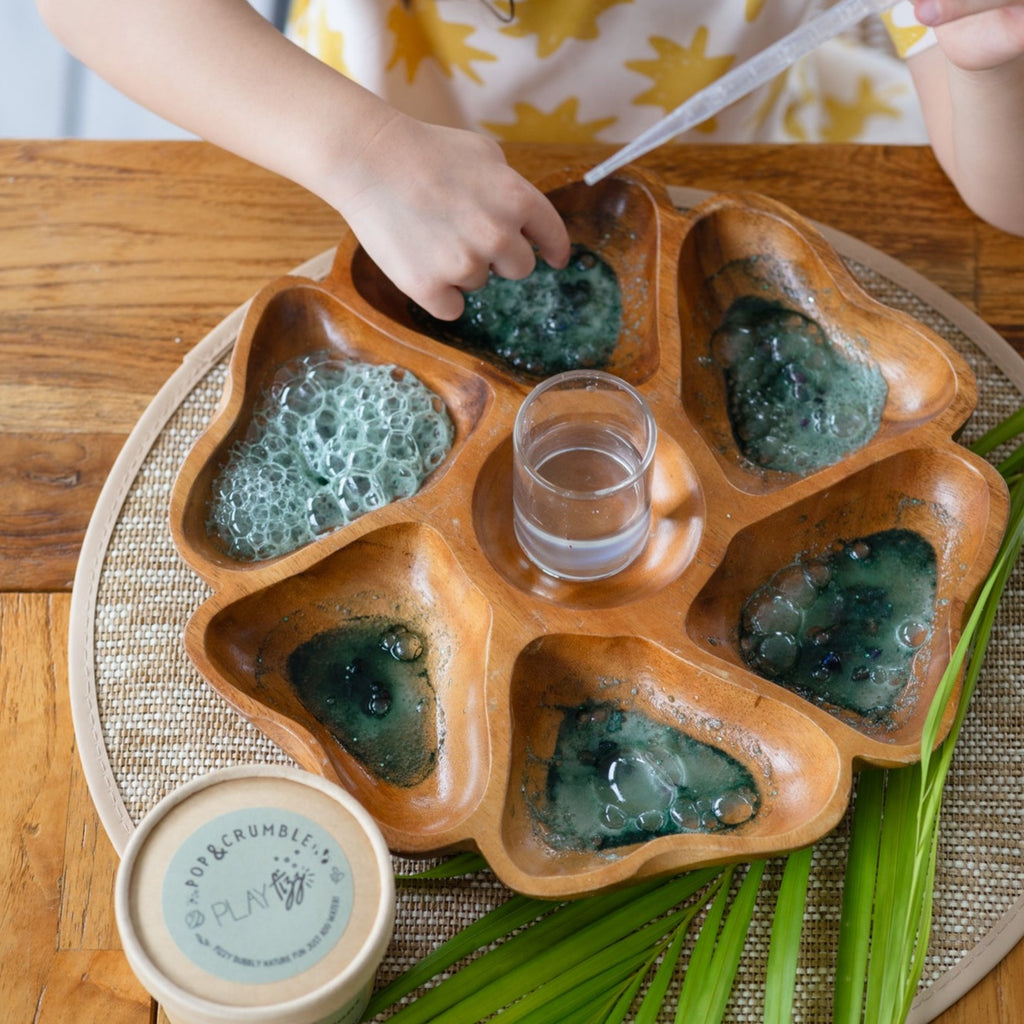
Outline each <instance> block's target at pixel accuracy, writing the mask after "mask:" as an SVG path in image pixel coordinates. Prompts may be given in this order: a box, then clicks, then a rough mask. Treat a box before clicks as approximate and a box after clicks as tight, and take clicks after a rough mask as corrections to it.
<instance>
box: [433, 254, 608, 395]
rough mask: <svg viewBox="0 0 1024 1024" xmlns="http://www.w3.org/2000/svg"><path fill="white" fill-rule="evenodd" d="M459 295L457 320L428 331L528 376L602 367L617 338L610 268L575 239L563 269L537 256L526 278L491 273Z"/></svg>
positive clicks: (606, 362)
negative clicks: (462, 296) (480, 284)
mask: <svg viewBox="0 0 1024 1024" xmlns="http://www.w3.org/2000/svg"><path fill="white" fill-rule="evenodd" d="M465 299H466V308H465V311H464V312H463V314H462V316H461V317H459V319H458V320H455V321H454V322H452V323H443V322H442V321H437V320H432V321H431V327H432V330H433V331H434V333H438V334H440V335H441V336H442V337H443V338H444V339H445V340H446V341H448V342H451V343H453V344H457V345H459V346H460V347H463V348H468V349H471V350H477V351H481V352H484V353H487V354H489V355H492V356H494V357H496V358H497V359H498V360H499V361H500V362H501V363H504V364H505V365H507V366H508V367H510V368H511V369H513V370H518V371H521V372H523V373H527V374H530V375H532V376H537V377H548V376H551V375H553V374H555V373H561V372H562V371H563V370H575V369H582V368H587V369H601V368H602V367H605V366H607V364H608V362H609V360H610V359H611V356H612V353H613V352H614V351H615V346H616V344H617V343H618V338H619V330H620V328H621V324H622V296H621V294H620V289H619V282H618V279H617V278H616V276H615V271H614V270H612V268H611V267H610V266H609V265H608V264H607V263H606V262H605V261H604V260H603V259H601V257H600V256H598V255H597V254H596V253H593V252H591V251H590V250H589V249H585V248H583V247H581V246H574V247H573V251H572V256H571V257H570V260H569V263H568V265H567V266H566V267H564V268H563V269H561V270H556V269H554V268H552V267H551V266H549V265H548V264H547V263H545V262H544V261H543V260H538V261H537V266H536V268H535V269H534V271H533V273H532V274H530V276H529V277H526V278H524V279H522V280H520V281H509V280H506V279H505V278H503V277H498V276H497V275H495V274H492V275H491V276H490V278H489V279H488V281H487V283H486V284H485V285H484V286H483V287H482V288H480V289H478V290H477V291H474V292H469V293H467V294H466V297H465ZM424 316H425V314H424Z"/></svg>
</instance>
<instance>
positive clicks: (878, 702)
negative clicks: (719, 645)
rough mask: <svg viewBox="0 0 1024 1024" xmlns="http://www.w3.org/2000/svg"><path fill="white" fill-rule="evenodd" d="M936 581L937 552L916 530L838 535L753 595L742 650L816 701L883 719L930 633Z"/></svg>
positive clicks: (756, 666) (760, 668)
mask: <svg viewBox="0 0 1024 1024" xmlns="http://www.w3.org/2000/svg"><path fill="white" fill-rule="evenodd" d="M935 585H936V559H935V551H934V549H933V548H932V546H931V544H929V543H928V541H926V540H925V539H924V538H923V537H921V536H920V535H918V534H916V533H914V532H913V531H911V530H885V531H882V532H879V533H873V534H870V535H869V536H866V537H861V538H857V539H855V540H849V541H839V542H837V543H836V544H834V545H833V547H832V549H831V550H830V551H828V552H827V553H825V554H824V555H821V556H816V557H801V558H797V559H796V560H795V561H794V562H792V563H790V564H789V565H787V566H784V567H783V568H782V569H780V570H778V572H776V573H775V574H774V575H773V576H772V578H771V579H770V580H769V581H768V582H767V583H765V584H764V585H763V586H761V587H759V588H758V589H757V590H755V591H754V593H753V594H751V596H750V597H749V598H748V600H747V602H746V604H745V605H744V607H743V612H742V617H741V622H740V649H741V651H742V653H743V657H744V658H745V660H746V661H747V663H748V664H749V665H750V666H751V668H752V669H753V670H754V671H755V672H757V673H758V674H759V675H762V676H765V677H766V678H768V679H771V680H773V681H775V682H777V683H780V684H781V685H783V686H785V687H787V688H789V689H792V690H795V691H796V692H797V693H799V694H801V695H802V696H804V697H806V698H808V699H809V700H813V701H815V702H819V703H826V704H832V705H835V706H837V707H840V708H845V709H846V710H848V711H853V712H856V713H857V714H859V715H863V716H866V717H868V718H880V717H882V716H884V715H885V714H886V713H887V712H889V711H890V710H891V709H892V708H893V706H894V705H895V703H896V701H897V699H898V698H899V696H900V694H901V693H902V692H903V690H904V688H905V687H906V684H907V683H908V681H909V679H910V669H911V661H912V659H913V657H914V655H915V654H916V653H917V651H918V650H919V649H920V648H921V647H922V646H923V645H924V644H925V642H926V641H927V640H928V639H929V637H930V636H931V630H932V624H933V621H934V615H935Z"/></svg>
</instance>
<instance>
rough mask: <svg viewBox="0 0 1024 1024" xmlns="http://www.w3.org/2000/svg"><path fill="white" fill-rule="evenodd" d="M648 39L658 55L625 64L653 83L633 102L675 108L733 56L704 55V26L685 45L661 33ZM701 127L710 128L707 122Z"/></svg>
mask: <svg viewBox="0 0 1024 1024" xmlns="http://www.w3.org/2000/svg"><path fill="white" fill-rule="evenodd" d="M649 42H650V44H651V47H652V48H653V49H654V51H655V53H657V55H658V56H657V57H656V58H655V59H654V60H628V61H626V67H627V68H629V69H630V70H632V71H638V72H639V73H640V74H642V75H646V76H647V77H648V78H650V79H651V80H652V81H653V83H654V84H653V85H652V86H651V87H650V88H649V89H647V90H646V92H642V93H640V95H639V96H636V97H634V98H633V102H634V103H650V104H653V105H654V106H657V107H661V108H662V109H664V110H666V111H669V110H675V108H676V107H678V106H679V104H680V103H682V102H683V101H684V100H686V99H689V97H691V96H692V95H693V94H694V93H695V92H699V91H700V90H701V89H703V88H704V87H705V86H707V85H710V84H711V83H712V82H713V81H715V79H716V78H719V77H721V76H722V75H724V74H725V72H726V71H728V70H729V68H730V67H732V63H733V61H734V59H735V58H734V57H733V56H731V55H728V54H725V55H722V56H719V57H709V56H708V55H707V53H706V52H705V51H706V49H707V43H708V30H707V29H706V28H704V27H703V26H701V28H699V29H697V31H696V33H695V34H694V37H693V40H692V41H691V42H690V45H689V46H680V45H679V44H678V43H675V42H673V41H672V40H671V39H665V38H663V37H661V36H652V37H651V39H650V40H649ZM701 127H702V128H703V129H704V130H712V126H711V125H710V124H709V123H708V122H705V124H704V125H702V126H701Z"/></svg>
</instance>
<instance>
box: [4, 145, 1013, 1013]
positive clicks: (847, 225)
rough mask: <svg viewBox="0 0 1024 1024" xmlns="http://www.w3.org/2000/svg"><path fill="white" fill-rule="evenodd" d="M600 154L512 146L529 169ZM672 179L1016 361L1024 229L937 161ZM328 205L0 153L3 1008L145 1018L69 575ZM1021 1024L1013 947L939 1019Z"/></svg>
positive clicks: (254, 175)
mask: <svg viewBox="0 0 1024 1024" xmlns="http://www.w3.org/2000/svg"><path fill="white" fill-rule="evenodd" d="M606 153H607V150H606V149H603V148H599V147H594V148H592V149H591V150H588V151H581V150H580V149H578V148H577V149H571V150H570V149H555V148H544V149H538V148H526V147H523V148H510V151H509V155H510V159H511V160H512V162H514V163H515V164H517V165H518V166H520V167H521V168H522V169H523V170H524V171H526V172H527V173H530V174H539V173H542V172H543V171H544V170H545V169H546V168H551V167H554V166H558V165H560V164H562V163H564V162H565V161H567V160H571V161H578V160H581V159H582V160H584V161H587V162H596V161H597V160H598V159H599V158H600V157H603V156H604V155H606ZM645 163H646V164H647V165H648V166H650V167H651V168H653V169H654V170H656V171H658V172H659V173H661V174H662V175H663V176H664V177H665V179H666V180H667V181H668V182H670V183H674V184H680V185H688V186H692V187H695V188H704V189H710V190H714V191H724V190H731V189H747V190H756V191H759V192H762V193H765V194H768V195H770V196H774V197H775V198H777V199H780V200H782V201H783V202H785V203H788V204H790V205H791V206H792V207H794V208H795V209H796V210H798V211H800V212H801V213H803V214H805V215H807V216H809V217H812V218H816V219H818V220H820V221H822V222H824V223H826V224H829V225H831V226H833V227H836V228H839V229H840V230H843V231H846V232H848V233H849V234H851V235H853V236H855V237H857V238H859V239H861V240H863V241H864V242H867V243H868V244H870V245H873V246H875V247H877V248H879V249H881V250H882V251H884V252H886V253H888V254H889V255H890V256H893V257H895V258H896V259H898V260H901V261H903V262H904V263H906V264H907V265H909V266H910V267H912V268H914V269H915V270H917V271H919V272H920V273H922V274H924V275H925V276H926V277H928V278H930V279H931V280H932V281H933V282H934V283H935V284H937V285H938V286H940V287H941V288H943V289H945V290H946V291H948V292H950V293H951V294H952V295H954V296H955V297H956V298H958V299H959V300H961V301H962V302H963V303H965V304H966V305H967V306H968V307H969V308H971V309H973V310H974V311H975V312H977V313H978V314H979V315H980V316H981V317H982V318H983V319H984V320H986V321H987V322H988V323H989V324H991V325H992V326H993V327H994V328H995V329H996V330H997V331H999V332H1000V333H1001V334H1003V335H1004V336H1005V337H1006V338H1007V339H1008V340H1009V341H1010V342H1011V344H1012V345H1013V346H1014V347H1015V348H1016V350H1017V351H1018V352H1021V353H1024V288H1022V287H1021V284H1022V280H1024V276H1022V268H1024V239H1020V238H1013V237H1010V236H1008V235H1005V234H1002V233H1001V232H998V231H995V230H993V229H991V228H989V227H988V226H987V225H985V224H983V223H981V222H980V221H979V220H978V219H977V218H976V217H974V216H973V215H972V214H971V213H970V212H969V211H968V210H967V209H966V208H965V207H964V206H963V204H962V203H961V202H960V200H959V199H958V197H957V195H956V193H955V192H954V191H953V189H952V188H951V187H950V186H949V184H948V183H947V181H946V180H945V178H944V177H943V175H942V173H941V171H940V170H939V169H938V167H937V165H936V164H935V162H934V160H933V158H932V156H931V154H930V152H929V151H928V150H923V149H918V148H910V147H907V148H902V147H896V148H881V147H879V148H874V147H842V146H765V147H751V146H746V147H721V146H706V147H696V148H674V147H665V148H663V149H661V150H659V151H657V152H656V153H654V154H652V155H651V156H650V157H649V158H647V160H646V161H645ZM341 231H342V225H341V222H340V220H339V218H338V216H337V215H336V214H335V213H333V211H331V210H330V209H329V208H328V207H326V206H325V205H324V204H323V203H321V202H319V201H318V200H317V199H315V198H313V197H312V196H310V195H308V194H306V193H304V192H303V191H302V190H300V189H298V188H296V187H295V186H294V185H291V184H289V183H288V182H285V181H282V180H281V179H279V178H276V177H274V176H272V175H270V174H267V173H265V172H263V171H260V170H258V169H256V168H254V167H252V166H249V165H247V164H245V163H243V162H242V161H239V160H237V159H234V158H233V157H230V156H228V155H226V154H224V153H222V152H220V151H219V150H216V149H214V148H212V147H209V146H206V145H203V144H199V143H97V142H0V743H2V750H3V754H4V761H3V795H2V797H0V965H2V966H0V1018H2V1020H3V1021H4V1022H11V1024H28V1022H38V1024H54V1022H58V1021H67V1022H69V1024H91V1022H102V1024H120V1022H125V1024H129V1022H132V1024H136V1022H137V1024H142V1022H149V1021H150V1020H151V1019H152V1018H153V1014H154V1013H155V1008H154V1007H153V1005H152V1003H151V1000H150V999H149V997H148V996H147V994H146V993H145V991H144V990H143V989H142V987H141V986H140V985H139V984H138V982H137V981H136V980H135V978H134V977H133V975H132V974H131V972H130V970H129V969H128V966H127V964H126V962H125V960H124V957H123V955H122V953H121V951H120V948H119V942H118V937H117V933H116V929H115V926H114V921H113V912H112V895H111V894H112V884H113V877H114V873H115V871H116V866H117V860H116V856H115V855H114V852H113V850H112V848H111V846H110V844H109V842H108V840H107V838H106V836H105V834H104V833H103V831H102V828H101V827H100V825H99V823H98V820H97V818H96V815H95V812H94V811H93V807H92V803H91V800H90V797H89V793H88V790H87V788H86V786H85V782H84V780H83V776H82V772H81V769H80V766H79V762H78V757H77V754H76V751H75V743H74V736H73V731H72V725H71V715H70V711H69V706H68V700H67V667H66V666H67V628H68V611H69V605H70V591H71V584H72V580H73V577H74V573H75V566H76V561H77V558H78V554H79V549H80V546H81V542H82V538H83V534H84V531H85V529H86V526H87V524H88V522H89V518H90V516H91V514H92V510H93V506H94V504H95V501H96V498H97V496H98V494H99V491H100V488H101V486H102V485H103V481H104V479H105V477H106V475H107V473H108V472H109V470H110V468H111V464H112V463H113V460H114V458H115V456H116V455H117V452H118V450H119V448H120V446H121V445H122V443H123V442H124V440H125V438H126V436H127V435H128V433H129V432H130V430H131V429H132V427H133V426H134V425H135V422H136V420H137V419H138V417H139V415H140V414H141V413H142V411H143V410H144V409H145V408H146V406H147V405H148V403H149V402H150V400H151V399H152V398H153V396H154V394H155V393H156V391H157V390H158V389H159V387H160V386H161V385H162V384H163V383H164V381H165V380H166V379H167V377H168V376H169V375H170V374H171V373H172V371H173V370H174V369H175V368H176V367H177V366H178V365H179V364H180V362H181V360H182V358H183V357H184V355H185V354H186V353H187V352H188V351H189V350H190V349H191V348H192V347H193V346H194V345H195V344H196V343H197V342H198V341H200V340H201V339H202V338H203V337H204V336H205V335H206V334H207V333H208V332H209V331H210V330H211V329H212V328H213V327H214V326H215V325H216V324H217V323H219V322H220V320H221V319H223V317H224V316H225V315H226V314H227V313H229V312H231V311H232V310H233V309H235V307H237V306H238V305H240V304H241V303H242V302H244V301H245V300H246V299H247V298H249V296H251V295H252V294H253V293H254V292H255V291H256V290H257V289H258V288H259V287H260V286H261V285H263V284H264V283H266V282H267V281H268V280H270V279H272V278H273V277H275V276H277V275H279V274H282V273H285V272H287V271H289V270H291V269H293V268H294V267H296V266H297V265H299V264H300V263H302V262H304V261H305V260H306V259H308V258H309V257H311V256H314V255H316V254H318V253H320V252H322V251H323V250H325V249H327V248H329V247H330V246H332V245H333V244H335V242H336V241H337V239H338V237H339V234H340V233H341ZM940 1020H941V1021H942V1024H978V1022H985V1024H1022V1022H1024V943H1022V944H1021V945H1019V946H1017V948H1016V949H1015V950H1014V951H1013V952H1012V953H1011V954H1010V956H1009V957H1007V959H1006V960H1004V961H1003V963H1002V964H1001V965H1000V966H999V967H998V968H997V969H996V970H994V971H993V972H992V973H991V974H989V975H988V976H987V977H986V978H985V979H984V980H983V981H982V982H981V983H980V984H979V985H978V986H977V987H976V988H975V989H974V990H973V991H971V992H970V993H969V994H968V995H967V996H966V997H965V998H964V999H962V1000H961V1001H960V1002H959V1003H958V1004H957V1005H956V1006H954V1007H953V1008H951V1009H950V1010H948V1011H947V1012H946V1013H945V1014H944V1015H943V1016H942V1017H941V1018H940Z"/></svg>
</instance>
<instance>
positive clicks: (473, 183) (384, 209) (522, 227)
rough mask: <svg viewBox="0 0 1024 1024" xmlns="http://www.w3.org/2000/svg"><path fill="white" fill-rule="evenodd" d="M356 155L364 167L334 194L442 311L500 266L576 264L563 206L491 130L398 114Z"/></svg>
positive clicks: (412, 285)
mask: <svg viewBox="0 0 1024 1024" xmlns="http://www.w3.org/2000/svg"><path fill="white" fill-rule="evenodd" d="M350 155H351V157H352V162H351V164H349V167H350V168H356V170H354V171H353V170H351V169H347V170H345V171H344V172H342V175H341V178H342V179H343V180H342V181H339V182H338V184H339V185H340V186H341V187H340V188H339V189H338V191H337V193H335V195H325V198H328V200H329V201H332V203H333V205H334V206H335V208H336V209H337V210H338V212H339V213H340V214H341V215H342V216H343V217H344V218H345V220H346V221H347V222H348V224H349V226H350V227H351V228H352V230H353V231H354V232H355V235H356V237H357V238H358V239H359V241H360V243H361V244H362V246H363V248H364V249H365V250H366V252H367V253H368V254H369V256H370V257H371V258H372V259H373V261H374V262H375V263H376V264H377V265H378V266H379V267H380V269H381V270H382V271H383V272H384V273H385V274H386V275H387V276H388V277H389V278H390V279H391V281H392V282H393V283H394V284H395V285H396V286H397V287H398V288H400V289H401V290H402V291H403V292H404V293H405V294H406V295H408V296H409V297H410V298H412V299H413V300H414V301H415V302H417V303H419V305H421V306H422V307H423V308H424V309H425V310H426V311H427V312H428V313H431V314H432V315H433V316H436V317H439V318H440V319H443V320H454V319H455V318H456V317H458V316H459V315H460V314H461V313H462V310H463V306H464V303H463V295H462V293H463V292H464V291H472V290H474V289H476V288H480V287H482V286H483V284H484V283H485V282H486V280H487V275H488V273H489V272H490V271H491V270H493V271H494V272H495V273H496V274H499V275H500V276H502V277H507V278H511V279H518V278H523V277H526V276H527V275H528V274H529V273H530V272H531V271H532V270H533V268H534V265H535V259H536V256H540V257H541V258H542V259H544V260H546V261H547V262H548V263H550V264H551V265H552V266H555V267H561V266H564V265H565V263H566V262H567V261H568V258H569V236H568V232H567V231H566V228H565V225H564V224H563V222H562V219H561V217H560V216H559V215H558V213H557V211H556V210H555V208H554V207H553V206H552V205H551V203H550V202H549V200H548V199H547V197H546V196H544V195H543V193H541V192H540V191H539V190H538V189H536V188H535V187H534V186H533V185H531V184H530V183H529V182H528V181H526V180H525V179H524V178H523V177H521V176H520V175H519V174H518V173H517V172H515V171H514V170H512V168H511V167H509V166H508V164H507V163H506V161H505V156H504V154H503V153H502V151H501V148H500V146H498V144H497V143H496V142H494V141H492V140H490V139H487V138H485V137H484V136H481V135H477V134H475V133H473V132H468V131H460V130H457V129H453V128H442V127H438V126H436V125H430V124H425V123H423V122H421V121H417V120H415V119H413V118H410V117H407V116H405V115H403V114H400V113H395V114H394V116H392V117H390V118H388V119H387V120H386V121H385V122H384V123H383V124H382V125H381V127H380V128H379V130H377V131H376V132H375V133H374V134H373V136H372V138H371V139H370V141H369V142H368V143H367V144H366V145H365V146H364V148H363V151H362V152H359V153H352V154H350ZM346 163H348V161H346ZM338 194H340V195H341V198H340V199H337V198H335V196H336V195H338ZM535 250H536V256H535Z"/></svg>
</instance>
